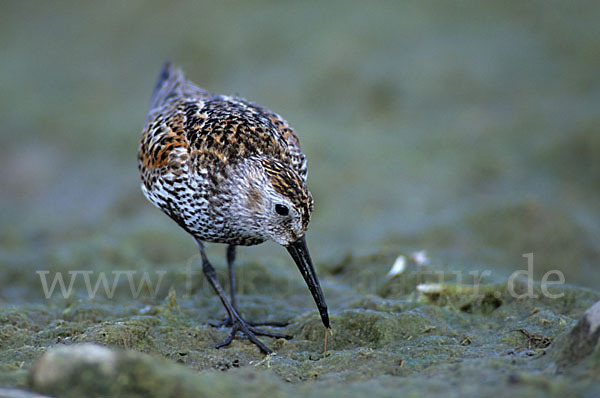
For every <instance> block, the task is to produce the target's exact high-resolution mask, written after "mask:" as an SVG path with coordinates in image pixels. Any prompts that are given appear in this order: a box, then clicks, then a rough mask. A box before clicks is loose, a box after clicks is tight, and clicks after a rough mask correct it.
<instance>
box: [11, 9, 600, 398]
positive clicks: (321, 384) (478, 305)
mask: <svg viewBox="0 0 600 398" xmlns="http://www.w3.org/2000/svg"><path fill="white" fill-rule="evenodd" d="M1 9H2V12H0V43H1V48H2V60H3V62H1V63H0V76H2V78H1V79H0V104H1V108H2V109H3V110H4V112H3V119H2V127H1V128H0V134H1V137H2V156H0V186H1V187H2V188H1V189H0V206H1V212H0V222H1V223H2V229H1V230H0V267H1V268H0V386H3V387H7V388H20V389H35V390H37V391H39V392H42V393H46V394H49V395H55V396H68V395H72V396H77V395H81V394H86V395H89V394H90V393H94V392H95V393H97V394H99V395H105V394H109V393H112V394H115V395H116V394H125V393H127V394H138V395H152V394H154V395H157V396H161V395H165V394H181V395H188V396H197V395H200V394H203V393H215V394H219V396H223V397H224V396H229V395H234V394H239V393H244V394H246V395H248V396H263V395H265V394H266V393H269V394H272V395H275V396H279V395H280V396H288V395H292V396H293V395H306V394H309V393H313V394H316V393H320V394H323V395H325V396H327V395H331V396H340V395H347V396H363V395H365V394H370V395H373V396H398V395H404V394H414V395H420V394H428V395H432V396H445V397H447V396H479V395H484V396H499V395H500V396H502V395H512V396H536V395H537V396H567V395H580V396H594V395H598V394H600V380H599V377H598V375H599V374H600V368H599V363H600V357H599V352H600V351H599V349H598V346H597V344H596V343H595V342H593V341H592V340H590V341H587V340H586V341H587V343H586V344H587V345H585V344H581V345H577V344H574V343H573V341H572V340H569V339H568V338H567V337H566V336H569V334H568V333H569V331H570V330H571V329H572V328H573V327H574V326H575V325H576V323H577V322H578V320H579V319H581V317H582V316H583V314H584V312H585V311H586V309H588V308H589V307H590V306H591V305H592V304H593V303H594V302H596V301H598V300H600V291H599V290H598V286H600V273H599V272H598V271H597V269H598V264H600V249H599V247H600V244H599V243H600V200H598V197H599V190H600V185H599V181H600V172H599V170H600V133H599V130H600V117H599V114H598V109H600V91H599V86H598V72H597V71H598V70H600V56H599V54H600V51H599V49H600V31H599V26H600V25H598V23H597V20H598V18H597V16H598V15H600V7H599V6H598V5H597V3H596V2H584V1H581V2H576V3H574V4H569V5H567V4H563V3H561V2H543V3H523V4H521V3H519V4H517V3H514V4H507V3H506V2H501V1H498V2H492V1H489V2H460V3H449V2H445V1H438V2H435V1H434V2H428V3H421V2H418V3H417V2H415V3H406V2H404V3H399V4H396V5H394V4H388V3H371V4H370V5H369V6H368V7H366V6H365V5H364V4H362V3H360V2H356V3H348V2H328V3H327V4H326V5H323V4H320V3H317V2H315V3H310V2H303V3H292V2H289V3H282V4H276V3H271V2H259V3H255V2H253V3H248V4H246V3H245V2H235V1H234V2H229V3H228V5H227V7H225V6H224V5H223V4H221V3H214V4H200V3H197V2H181V3H178V4H177V5H175V6H168V7H167V6H165V5H163V4H162V3H161V2H158V1H156V2H135V1H128V2H118V3H117V2H102V3H98V4H85V3H80V2H60V3H48V4H46V3H39V2H38V3H34V2H8V3H3V5H2V6H1ZM165 59H172V60H173V61H175V62H176V63H178V64H180V65H182V67H183V68H184V69H185V71H186V72H187V74H188V75H189V77H190V78H191V79H192V80H194V81H196V82H197V83H198V84H199V85H201V86H203V87H205V88H206V89H208V90H211V91H216V92H220V93H226V94H238V95H241V96H244V97H247V98H249V99H251V100H253V101H256V102H258V103H260V104H262V105H265V106H267V107H269V108H271V109H273V110H274V111H276V112H278V113H280V114H281V115H283V117H284V118H286V119H287V120H288V121H289V122H290V123H291V125H292V126H294V127H295V129H296V132H297V133H298V135H299V137H300V139H301V142H302V148H303V150H304V152H305V153H306V154H307V157H308V164H309V180H308V185H309V188H310V189H311V191H312V193H313V196H314V198H315V212H314V214H313V218H312V221H311V225H310V229H309V231H308V235H307V237H308V238H307V239H308V244H309V246H310V248H311V253H312V256H313V260H314V262H315V265H316V268H317V272H318V274H319V275H320V278H321V282H322V286H323V291H324V293H325V296H326V298H327V302H328V304H329V309H330V313H331V319H332V326H333V332H334V334H333V335H332V336H329V338H328V350H327V353H326V354H325V355H324V353H323V343H324V342H323V340H324V329H323V327H322V325H321V323H320V320H319V318H318V313H317V311H316V309H315V306H314V303H313V301H312V298H311V297H310V295H309V292H308V290H307V288H306V286H305V285H304V282H303V281H302V278H301V276H300V275H299V273H298V271H297V270H296V269H295V266H294V264H293V262H292V260H291V259H290V258H288V255H287V253H286V251H285V250H284V249H282V248H281V247H278V246H277V245H275V244H272V243H268V244H265V245H262V246H258V247H252V248H242V249H241V250H240V251H239V256H238V258H239V261H238V268H237V276H238V293H239V300H240V307H241V310H242V312H243V314H244V316H245V317H246V318H247V319H249V320H256V321H260V320H266V321H286V322H289V325H288V326H286V327H284V328H283V329H282V331H283V332H285V333H288V334H291V335H293V339H291V340H289V341H288V340H283V339H280V340H276V339H271V338H264V337H263V338H262V340H263V341H264V342H265V343H266V344H267V345H268V346H269V347H271V348H272V349H273V350H275V351H276V352H277V355H275V356H270V357H265V356H264V355H262V354H261V353H260V352H259V351H258V350H257V349H256V347H254V346H253V345H251V344H250V343H249V342H248V341H247V340H246V339H245V338H243V337H238V338H236V339H235V340H234V341H233V343H232V344H231V346H229V347H227V348H223V349H220V350H216V349H214V345H215V344H216V343H218V342H219V341H221V340H223V339H224V338H225V337H226V336H227V333H228V332H227V330H226V329H225V328H215V327H212V326H210V323H211V322H212V323H214V322H218V321H219V320H220V319H221V318H222V317H223V316H224V311H223V309H222V308H221V304H220V302H219V301H218V299H216V298H215V297H214V295H213V294H212V292H211V291H210V289H209V286H208V285H207V284H206V282H204V280H203V277H202V274H201V272H200V265H199V257H198V255H197V254H196V248H195V245H194V243H193V241H192V239H191V238H190V237H188V236H187V235H186V234H185V233H184V232H183V231H181V230H180V229H179V228H178V227H177V225H175V224H174V223H173V222H172V221H170V220H169V219H168V218H167V217H166V216H164V215H162V214H160V212H159V211H158V210H157V209H155V208H153V207H152V206H151V205H150V204H149V203H148V202H147V201H146V200H145V199H144V198H143V196H142V194H141V192H140V190H139V177H138V175H137V170H136V151H137V140H138V137H139V134H140V130H141V128H142V125H143V122H144V118H145V112H146V106H147V103H148V99H149V96H150V92H151V89H152V85H153V83H154V79H155V77H156V74H157V73H158V70H159V68H160V65H161V64H162V63H163V61H164V60H165ZM421 250H425V251H426V252H427V257H428V262H427V263H426V264H422V265H417V264H415V263H414V262H411V261H410V259H409V258H410V256H411V254H413V253H415V252H417V251H421ZM528 253H532V255H529V254H528ZM400 255H403V256H405V258H406V269H405V271H404V272H402V273H400V274H398V275H395V276H394V277H390V276H387V274H388V271H389V270H390V268H391V267H392V265H393V264H394V263H395V262H396V260H397V258H398V256H400ZM209 257H210V258H211V259H212V261H213V263H214V264H215V266H216V267H217V268H218V272H219V275H220V278H221V280H222V282H223V284H224V286H226V287H227V283H226V269H225V266H224V247H222V246H220V245H212V246H211V247H210V248H209ZM530 260H531V263H530V264H531V266H530V267H529V261H530ZM529 270H531V272H530V274H527V272H529ZM518 271H522V272H520V273H519V274H515V272H518ZM57 276H61V277H62V278H63V282H64V289H65V292H64V293H65V294H63V291H62V289H61V285H60V284H59V283H58V280H56V279H55V278H56V277H57ZM528 276H531V278H529V279H528V278H527V277H528ZM104 277H105V278H106V285H104V284H103V283H102V279H101V278H104ZM86 278H87V279H86ZM99 278H100V279H99ZM144 278H146V279H144ZM55 280H56V284H54V289H52V286H53V281H55ZM71 280H72V281H73V285H72V286H70V282H71ZM98 281H100V282H98ZM144 281H145V282H144ZM44 282H45V284H44ZM86 282H87V283H86ZM543 282H546V283H545V284H544V283H543ZM97 283H99V284H97ZM113 283H114V284H113ZM423 285H425V286H423ZM105 286H106V288H107V289H108V290H106V289H105ZM96 287H97V289H96ZM69 288H71V289H69ZM51 290H52V291H51ZM84 343H93V344H97V345H100V346H102V347H107V348H108V349H109V350H111V351H108V352H105V351H102V350H100V351H98V350H96V349H97V347H96V348H89V347H88V346H84V350H92V351H83V352H84V353H86V354H85V355H83V354H82V355H83V356H86V355H88V354H87V353H93V355H92V354H89V355H90V357H94V355H96V356H97V358H103V359H102V360H100V362H102V363H105V364H106V366H105V367H104V368H98V367H96V365H95V362H93V361H92V363H91V364H89V363H88V364H86V363H85V361H84V362H81V360H80V359H78V357H77V355H79V354H77V352H76V351H73V352H71V354H69V352H67V353H66V354H64V353H61V352H60V351H59V353H58V354H51V355H50V356H49V357H45V358H46V361H45V362H44V361H42V362H36V361H38V360H39V359H40V358H41V357H42V356H43V355H44V354H45V353H47V352H50V351H52V350H53V349H55V348H58V347H71V348H73V347H77V346H79V347H80V346H81V344H84ZM594 344H596V345H594ZM85 347H88V348H85ZM569 347H571V348H569ZM573 347H575V348H577V349H578V350H579V351H578V352H581V353H583V354H585V355H583V354H581V355H582V356H581V357H579V356H577V355H575V356H572V355H566V354H564V352H566V351H565V350H567V351H568V350H570V349H572V348H573ZM94 350H96V351H94ZM52 355H54V356H52ZM61 355H66V356H65V358H67V359H66V360H64V359H63V361H66V364H73V366H72V367H69V366H67V365H64V366H63V362H60V361H61V359H60V358H63V357H61ZM69 355H71V356H69ZM48 358H50V359H48ZM53 358H54V359H53ZM57 358H58V359H57ZM52 361H56V362H52ZM35 363H37V364H38V365H34V364H35ZM40 363H41V365H40ZM44 364H45V365H44ZM48 364H49V365H48ZM44 366H45V367H46V368H50V369H61V370H62V372H59V373H58V376H57V378H54V379H52V378H51V380H54V381H52V382H51V381H48V380H50V379H48V380H46V383H43V382H40V379H39V377H41V376H40V375H43V374H44V373H43V369H45V368H44ZM40 369H42V370H40ZM115 369H116V370H115ZM36 372H37V373H36ZM36 374H37V375H38V376H37V378H36ZM55 376H56V375H55ZM61 377H62V378H61Z"/></svg>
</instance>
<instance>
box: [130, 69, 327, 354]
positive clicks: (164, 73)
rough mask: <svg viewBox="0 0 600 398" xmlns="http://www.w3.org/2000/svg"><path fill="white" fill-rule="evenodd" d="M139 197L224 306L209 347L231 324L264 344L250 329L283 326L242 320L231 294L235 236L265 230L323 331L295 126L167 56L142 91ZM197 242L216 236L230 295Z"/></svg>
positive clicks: (249, 237) (239, 242) (255, 238)
mask: <svg viewBox="0 0 600 398" xmlns="http://www.w3.org/2000/svg"><path fill="white" fill-rule="evenodd" d="M138 169H139V171H140V176H141V189H142V192H143V194H144V195H145V197H146V198H147V199H148V200H149V201H150V202H151V203H152V204H154V205H155V206H156V207H158V208H159V209H161V210H162V211H163V212H164V213H165V214H166V215H168V216H169V217H170V218H171V219H172V220H174V221H175V222H176V223H177V224H178V225H179V226H180V227H181V228H183V229H184V230H185V231H186V232H187V233H188V234H189V235H191V237H192V238H193V239H194V240H195V242H196V244H197V246H198V250H199V252H200V259H201V263H202V271H203V273H204V276H205V277H206V279H207V281H208V282H209V284H210V285H211V286H212V288H213V290H214V291H215V293H216V294H217V295H218V297H219V299H220V301H221V302H222V304H223V306H224V307H225V310H226V312H227V316H226V318H225V320H224V321H223V322H222V323H221V324H219V325H216V326H228V327H231V329H230V332H229V335H228V337H227V338H226V339H225V340H224V341H222V342H220V343H218V344H217V345H216V348H221V347H224V346H227V345H229V344H230V343H231V342H232V341H233V339H234V338H235V336H236V334H237V333H238V332H241V333H243V334H244V335H245V336H246V337H247V338H248V340H250V341H251V342H252V343H253V344H255V345H256V346H257V347H258V348H259V349H260V351H262V352H263V353H265V354H271V353H273V351H272V350H271V349H270V348H268V347H267V346H266V345H265V344H264V343H263V342H262V341H261V340H260V339H258V338H257V337H256V336H257V335H258V336H267V337H275V338H285V339H290V338H292V336H289V335H286V334H282V333H277V332H273V331H269V330H265V329H261V328H259V327H258V326H265V325H266V326H286V325H287V323H285V322H274V323H252V322H249V321H246V320H245V319H244V318H243V317H242V315H241V313H240V311H239V308H238V305H237V300H236V295H235V286H236V285H235V271H234V269H235V268H234V267H235V258H236V247H237V246H253V245H257V244H260V243H263V242H265V241H268V240H272V241H274V242H276V243H278V244H279V245H281V246H284V247H285V248H286V249H287V251H288V253H289V254H290V255H291V257H292V259H293V261H294V262H295V264H296V266H297V267H298V269H299V271H300V273H301V275H302V277H303V278H304V280H305V282H306V284H307V286H308V289H309V291H310V293H311V295H312V297H313V299H314V301H315V303H316V306H317V309H318V311H319V314H320V317H321V321H322V323H323V325H324V326H325V330H326V333H327V331H328V330H329V331H330V330H331V326H330V322H329V314H328V310H327V304H326V302H325V297H324V295H323V291H322V289H321V285H320V282H319V279H318V277H317V274H316V271H315V268H314V265H313V262H312V259H311V256H310V253H309V251H308V246H307V243H306V230H307V228H308V224H309V222H310V218H311V214H312V211H313V198H312V195H311V193H310V191H309V190H308V188H307V185H306V180H307V171H308V170H307V162H306V156H305V155H304V154H303V153H302V151H301V150H300V142H299V140H298V136H297V135H296V133H295V132H294V130H293V129H292V127H290V125H289V124H288V122H287V121H285V120H284V119H283V118H281V117H280V116H279V115H278V114H276V113H274V112H272V111H270V110H269V109H267V108H265V107H262V106H260V105H258V104H256V103H253V102H251V101H248V100H246V99H244V98H241V97H238V96H228V95H219V94H212V93H209V92H207V91H205V90H203V89H201V88H200V87H198V86H197V85H196V84H194V83H192V82H191V81H189V80H187V79H186V77H185V75H184V73H183V72H182V70H181V69H180V68H177V67H175V66H174V65H173V63H172V62H170V61H167V62H166V63H165V64H164V65H163V67H162V70H161V72H160V73H159V76H158V78H157V81H156V84H155V86H154V90H153V92H152V95H151V99H150V105H149V110H148V114H147V117H146V122H145V127H144V129H143V130H142V134H141V139H140V145H139V148H138ZM205 243H221V244H225V245H227V246H226V260H227V266H228V276H229V289H230V299H228V297H227V295H226V294H225V291H224V290H223V288H222V286H221V284H220V283H219V280H218V279H217V274H216V271H215V269H214V267H213V265H212V264H211V263H210V261H209V260H208V258H207V256H206V251H205Z"/></svg>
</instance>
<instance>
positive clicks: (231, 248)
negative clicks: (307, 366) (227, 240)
mask: <svg viewBox="0 0 600 398" xmlns="http://www.w3.org/2000/svg"><path fill="white" fill-rule="evenodd" d="M235 248H236V246H235V245H227V249H226V251H225V256H226V257H227V270H228V272H229V290H230V292H229V293H230V295H231V306H232V307H233V309H234V310H235V311H236V312H237V313H238V314H239V313H240V310H239V308H238V306H237V297H236V284H235V252H236V250H235ZM246 324H247V325H250V326H274V327H284V326H287V325H288V324H289V322H249V321H246ZM232 325H233V322H232V320H231V317H230V316H229V315H227V318H225V319H223V320H222V321H221V322H220V323H218V324H214V325H213V326H215V327H221V326H232Z"/></svg>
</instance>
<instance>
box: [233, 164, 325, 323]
mask: <svg viewBox="0 0 600 398" xmlns="http://www.w3.org/2000/svg"><path fill="white" fill-rule="evenodd" d="M237 175H238V178H236V180H237V181H236V187H235V190H236V191H237V195H232V196H233V197H235V199H234V200H233V202H232V209H233V211H234V212H235V214H236V215H235V218H236V220H237V221H236V223H237V225H238V227H239V228H240V229H242V230H243V234H244V235H246V236H249V237H255V238H258V239H260V240H269V239H271V240H273V241H275V242H277V243H279V244H280V245H282V246H284V247H285V248H286V249H287V251H288V252H289V253H290V255H291V256H292V258H293V259H294V262H295V263H296V265H297V266H298V269H299V270H300V273H301V274H302V276H303V277H304V280H305V281H306V284H307V285H308V288H309V290H310V292H311V294H312V296H313V298H314V300H315V302H316V304H317V307H318V308H319V313H320V315H321V319H322V321H323V324H324V325H325V327H327V328H329V327H330V326H329V316H328V314H327V305H326V303H325V298H324V296H323V292H322V291H321V286H320V284H319V279H318V278H317V274H316V272H315V270H314V267H313V264H312V260H311V258H310V254H309V252H308V247H307V245H306V240H305V238H304V234H305V232H306V229H307V228H308V223H309V222H310V216H311V213H312V210H313V199H312V196H311V194H310V192H309V191H308V188H307V187H306V183H305V181H304V179H303V178H302V177H301V176H300V175H299V174H298V173H297V172H296V171H295V170H294V169H293V168H292V167H290V166H289V165H288V164H286V163H284V162H281V161H280V160H277V159H273V158H264V157H259V158H252V159H249V160H247V161H246V163H245V164H243V165H242V167H239V168H238V173H237Z"/></svg>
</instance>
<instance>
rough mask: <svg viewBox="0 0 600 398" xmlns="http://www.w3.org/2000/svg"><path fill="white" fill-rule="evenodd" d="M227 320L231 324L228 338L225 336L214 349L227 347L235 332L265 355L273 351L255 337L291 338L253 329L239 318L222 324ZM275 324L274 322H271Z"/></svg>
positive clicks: (281, 334) (253, 327) (252, 326)
mask: <svg viewBox="0 0 600 398" xmlns="http://www.w3.org/2000/svg"><path fill="white" fill-rule="evenodd" d="M227 320H229V322H231V331H230V332H229V336H227V338H226V339H225V340H223V341H222V342H220V343H219V344H217V345H216V346H215V348H221V347H225V346H227V345H229V344H230V343H231V342H232V341H233V339H234V337H235V335H236V334H237V332H242V333H244V334H245V335H246V336H247V337H248V339H249V340H250V341H251V342H252V343H254V344H255V345H256V346H257V347H258V348H259V349H260V350H261V351H262V352H264V353H265V354H271V353H272V352H273V351H272V350H271V349H270V348H269V347H267V346H266V345H264V344H263V343H262V342H261V341H260V340H259V339H258V338H257V337H256V336H257V335H259V336H267V337H275V338H277V339H286V340H289V339H291V338H292V336H290V335H287V334H283V333H277V332H271V331H268V330H263V329H259V328H257V327H255V326H254V325H252V324H250V323H248V322H245V321H244V320H242V319H241V318H234V319H233V321H232V320H231V318H230V317H229V318H228V319H226V320H225V321H224V322H227ZM272 323H275V322H272ZM281 323H282V322H279V324H281Z"/></svg>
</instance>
